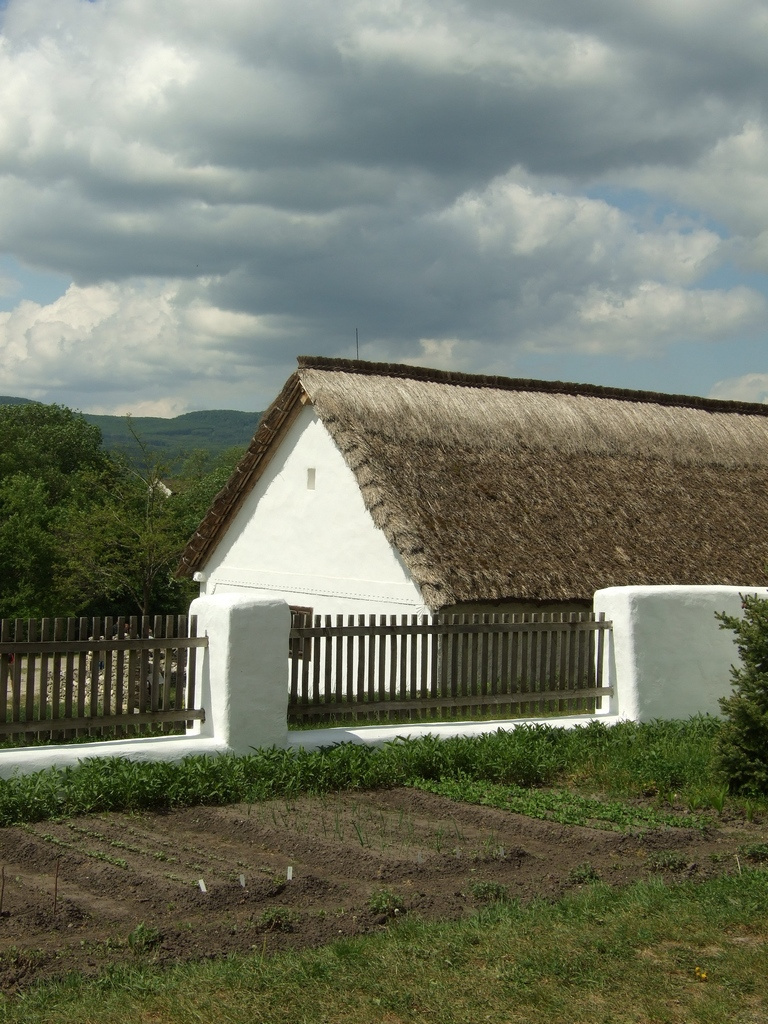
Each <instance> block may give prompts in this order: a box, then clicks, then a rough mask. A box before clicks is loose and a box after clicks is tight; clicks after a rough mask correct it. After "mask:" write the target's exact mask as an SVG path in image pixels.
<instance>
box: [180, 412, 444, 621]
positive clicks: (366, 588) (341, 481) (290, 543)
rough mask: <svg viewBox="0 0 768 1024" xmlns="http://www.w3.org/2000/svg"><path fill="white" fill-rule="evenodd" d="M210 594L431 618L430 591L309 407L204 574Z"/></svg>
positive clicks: (318, 610) (323, 610) (322, 611)
mask: <svg viewBox="0 0 768 1024" xmlns="http://www.w3.org/2000/svg"><path fill="white" fill-rule="evenodd" d="M203 573H204V575H205V577H206V579H205V582H203V583H202V584H201V588H200V589H201V594H221V593H236V592H240V593H249V594H253V595H255V596H258V595H263V596H272V597H282V598H283V599H284V600H286V601H287V602H288V604H291V605H302V606H309V607H311V608H313V609H314V611H315V612H316V613H319V614H331V615H335V614H345V615H346V614H363V613H365V614H371V613H375V614H377V615H379V614H382V615H383V614H386V615H395V614H397V615H399V614H402V613H408V614H422V613H426V612H427V611H428V609H427V608H426V607H425V605H424V602H423V598H422V596H421V593H420V591H419V589H418V587H416V585H415V584H414V583H413V581H412V580H411V578H410V576H409V574H408V572H407V570H406V568H405V566H404V565H403V563H402V560H401V559H400V557H399V555H398V553H397V552H396V551H395V549H394V548H393V547H392V545H391V544H390V543H389V541H388V540H387V538H386V537H385V536H384V534H383V533H382V531H381V530H379V529H378V528H377V527H376V526H375V525H374V522H373V520H372V518H371V516H370V513H369V512H368V510H367V509H366V508H365V505H364V504H363V499H362V495H361V494H360V489H359V488H358V486H357V481H356V480H355V477H354V475H353V473H352V471H351V470H350V469H349V467H348V466H347V464H346V463H345V461H344V459H343V457H342V455H341V453H340V452H339V450H338V448H337V447H336V445H335V444H334V442H333V440H332V439H331V436H330V434H329V433H328V431H327V430H326V428H325V426H324V425H323V424H322V423H321V421H320V419H319V418H318V416H317V414H316V413H315V411H314V409H313V408H312V406H311V405H307V406H305V408H304V409H302V411H301V412H300V414H299V416H298V417H297V419H296V420H295V422H294V423H293V425H292V426H291V427H290V429H289V431H288V433H287V435H286V437H285V438H284V439H283V441H282V443H281V444H280V447H279V449H278V451H277V452H276V454H275V455H274V456H273V457H272V460H271V462H270V463H269V464H268V465H267V467H266V469H265V471H264V473H263V474H262V477H261V479H260V480H259V481H258V482H257V484H256V486H255V487H254V488H253V490H252V491H251V493H250V494H249V496H248V497H247V499H246V500H245V502H244V503H243V506H242V508H241V509H240V511H239V512H238V514H237V516H236V517H235V519H234V521H233V522H232V523H231V524H230V526H229V528H228V529H227V531H226V534H225V536H224V537H223V539H222V540H221V541H220V542H219V544H218V546H217V548H216V550H215V551H214V553H213V554H212V556H211V557H210V559H209V560H208V562H207V564H206V565H205V566H204V568H203Z"/></svg>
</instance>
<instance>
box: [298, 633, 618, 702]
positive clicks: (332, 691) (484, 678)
mask: <svg viewBox="0 0 768 1024" xmlns="http://www.w3.org/2000/svg"><path fill="white" fill-rule="evenodd" d="M321 622H322V620H321V617H320V616H315V623H314V627H313V626H309V627H305V626H302V625H300V624H298V620H296V618H294V623H293V626H292V628H291V644H290V647H291V660H292V664H291V668H290V672H289V681H290V682H289V686H290V693H289V714H290V715H291V716H292V717H298V718H300V719H303V718H318V717H325V718H329V717H333V716H336V715H342V716H350V717H353V718H360V717H363V718H371V717H377V716H383V717H384V718H389V717H391V715H392V714H393V713H395V712H400V711H404V712H405V713H406V714H407V716H408V717H409V718H414V717H418V716H419V715H420V714H421V713H422V712H423V711H425V710H429V711H430V712H432V713H434V714H437V715H438V716H442V717H444V716H445V715H448V714H451V713H454V714H455V713H457V712H460V713H462V714H464V713H471V711H472V710H473V709H485V710H486V711H487V710H488V709H491V708H496V709H505V710H506V712H507V713H511V712H512V711H513V710H514V713H516V714H528V715H530V714H533V713H535V712H537V711H538V712H539V713H541V712H548V711H550V710H557V711H561V712H562V711H576V710H588V709H590V708H592V707H595V706H596V703H597V702H598V701H599V700H600V698H601V696H602V694H603V693H607V692H610V691H609V690H608V688H606V687H604V686H603V685H602V650H603V648H602V646H600V645H602V644H603V643H604V640H603V633H604V631H605V630H606V629H609V628H610V627H611V623H609V622H605V620H604V618H603V619H601V620H595V619H594V617H593V616H586V617H585V616H582V615H574V614H571V615H569V616H566V615H562V614H559V613H558V614H554V613H523V614H513V615H511V616H510V615H507V614H505V615H499V614H496V613H494V614H489V613H483V614H472V615H462V616H460V615H457V614H451V615H437V616H434V617H432V618H429V617H428V616H421V617H420V618H419V617H418V616H415V615H411V616H410V618H409V616H407V615H401V616H400V617H399V618H398V617H397V616H394V615H391V616H384V615H382V616H379V617H378V620H377V617H376V616H375V615H370V616H369V617H368V621H367V622H366V617H365V616H364V615H359V616H358V617H357V621H356V622H355V618H354V616H348V617H347V621H346V625H345V624H344V620H343V617H342V616H337V619H336V625H335V626H332V625H331V619H330V616H326V617H325V624H324V625H321ZM310 645H311V646H310ZM310 650H311V655H310V656H309V657H307V656H306V652H307V651H310ZM299 651H303V652H305V655H304V656H302V657H301V660H302V666H301V679H299V670H298V666H297V664H296V660H297V659H298V657H299V655H298V653H297V652H299ZM309 661H312V665H311V666H310V665H309ZM310 676H311V685H308V683H309V680H310Z"/></svg>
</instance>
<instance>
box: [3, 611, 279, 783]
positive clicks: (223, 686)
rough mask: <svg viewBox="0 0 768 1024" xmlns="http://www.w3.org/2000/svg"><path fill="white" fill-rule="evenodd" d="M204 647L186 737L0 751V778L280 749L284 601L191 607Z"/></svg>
mask: <svg viewBox="0 0 768 1024" xmlns="http://www.w3.org/2000/svg"><path fill="white" fill-rule="evenodd" d="M190 613H191V614H193V615H197V630H198V635H199V636H207V637H208V647H207V648H203V649H201V650H200V652H199V655H198V660H197V679H196V684H195V692H196V693H197V695H198V698H197V703H198V706H199V707H203V708H205V722H195V723H194V725H193V727H192V728H191V729H189V730H188V731H187V734H186V736H168V737H165V736H158V737H152V738H149V739H143V740H142V739H135V740H111V741H108V742H103V743H87V744H79V743H75V744H72V743H69V744H57V745H55V746H45V747H24V748H18V749H13V750H3V751H0V779H7V778H10V777H11V776H13V775H17V774H18V775H29V774H32V773H33V772H39V771H42V770H44V769H45V768H52V767H58V768H64V767H68V766H73V765H76V764H77V763H78V762H79V761H83V760H86V759H89V758H93V757H125V758H127V759H128V760H131V761H181V760H182V759H183V758H185V757H189V756H191V755H193V754H207V755H217V754H226V753H230V754H249V753H251V751H252V750H253V749H254V748H256V747H272V746H279V747H285V746H287V744H288V718H287V716H288V687H287V676H288V631H289V629H290V626H291V613H290V611H289V609H288V605H287V604H286V603H285V601H282V600H280V599H272V598H259V597H243V596H242V595H236V594H217V595H215V596H213V597H200V598H198V599H197V600H195V601H193V602H192V605H191V607H190Z"/></svg>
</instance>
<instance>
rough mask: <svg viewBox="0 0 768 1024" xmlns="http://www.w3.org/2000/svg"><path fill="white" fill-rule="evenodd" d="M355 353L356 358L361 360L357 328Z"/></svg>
mask: <svg viewBox="0 0 768 1024" xmlns="http://www.w3.org/2000/svg"><path fill="white" fill-rule="evenodd" d="M355 352H356V353H357V355H356V356H355V358H356V359H359V358H360V338H359V337H358V336H357V328H355Z"/></svg>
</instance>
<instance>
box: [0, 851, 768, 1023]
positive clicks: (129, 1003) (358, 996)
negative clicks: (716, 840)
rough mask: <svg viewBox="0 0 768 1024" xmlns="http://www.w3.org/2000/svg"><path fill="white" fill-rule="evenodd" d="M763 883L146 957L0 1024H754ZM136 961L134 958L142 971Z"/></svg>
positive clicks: (56, 988) (33, 993) (28, 1003)
mask: <svg viewBox="0 0 768 1024" xmlns="http://www.w3.org/2000/svg"><path fill="white" fill-rule="evenodd" d="M766 920H768V872H766V871H763V870H759V869H755V870H745V871H744V872H742V874H741V875H735V876H733V877H723V878H720V879H717V880H714V881H711V882H705V883H700V884H698V885H692V884H690V883H682V884H679V885H675V886H671V887H666V886H664V885H663V884H661V883H660V882H656V881H651V882H646V883H642V884H637V885H634V886H632V887H631V888H628V889H624V890H612V889H610V888H608V887H607V886H605V885H603V884H602V883H600V882H599V881H593V882H592V883H591V884H589V885H584V886H583V887H580V888H579V889H578V890H575V891H574V892H573V894H571V895H569V896H568V897H567V898H566V899H564V900H562V901H560V902H558V903H557V904H554V905H552V904H546V903H544V902H536V903H534V904H532V905H529V906H526V907H521V906H519V905H518V904H516V903H514V902H509V901H505V900H495V901H493V902H491V903H489V904H488V905H487V906H486V907H484V908H482V909H481V910H480V911H479V912H478V914H477V915H476V916H474V917H472V918H469V919H466V920H463V921H460V922H452V923H442V924H426V923H424V922H423V921H419V920H418V919H416V918H414V917H412V916H411V915H409V916H407V917H405V918H404V919H402V920H400V921H398V923H397V924H393V925H392V926H391V928H390V929H389V930H388V931H387V933H386V934H382V935H377V936H375V937H365V938H360V939H345V940H343V941H339V942H337V943H335V944H333V945H331V946H327V947H324V948H321V949H315V950H307V951H305V952H301V953H283V954H279V955H276V956H264V955H263V952H262V950H261V949H258V950H256V951H255V952H254V954H253V955H251V956H249V957H245V958H241V957H232V958H228V959H226V960H219V961H207V962H204V963H198V964H186V965H182V966H178V967H175V968H172V969H170V970H166V971H163V970H161V969H159V968H158V967H156V966H154V965H153V963H152V955H153V953H152V948H151V946H150V948H149V949H147V951H146V955H145V956H144V957H143V958H137V965H136V966H135V967H131V968H128V969H126V968H120V969H116V970H113V971H111V972H109V973H107V974H106V975H104V976H103V977H102V978H101V979H99V980H97V981H88V982H86V981H84V980H83V979H82V978H79V977H72V978H69V979H67V980H66V981H64V982H62V983H60V984H55V985H46V986H41V987H40V988H37V989H32V990H30V991H28V992H26V993H24V994H22V995H21V996H19V997H16V998H14V999H6V1000H5V1001H4V1002H0V1022H3V1024H22V1022H23V1024H128V1022H131V1024H134V1022H137V1021H147V1022H149V1021H151V1022H153V1024H193V1022H203V1021H206V1022H207V1021H212V1020H216V1021H217V1022H219V1024H252V1022H254V1021H258V1022H259V1024H278V1022H280V1024H285V1022H296V1024H315V1022H317V1024H330V1022H333V1024H342V1022H345V1024H346V1022H350V1024H352V1022H354V1024H369V1022H382V1024H384V1022H390V1024H391V1022H395V1021H398V1022H408V1024H411V1022H412V1024H432V1022H434V1024H475V1022H477V1021H488V1022H492V1024H573V1022H579V1024H630V1022H631V1024H649V1022H657V1024H683V1022H685V1024H688V1022H691V1024H723V1022H733V1024H748V1022H749V1024H755V1022H758V1021H761V1020H763V1019H764V1016H763V1012H764V1007H765V1006H766V1005H768V972H766V971H765V962H766V959H765V958H766V941H767V940H768V934H767V933H766ZM139 960H142V962H139Z"/></svg>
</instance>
